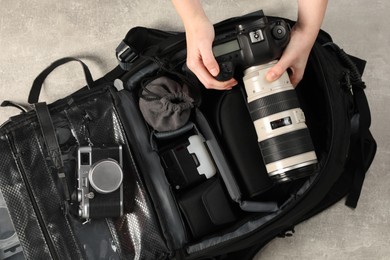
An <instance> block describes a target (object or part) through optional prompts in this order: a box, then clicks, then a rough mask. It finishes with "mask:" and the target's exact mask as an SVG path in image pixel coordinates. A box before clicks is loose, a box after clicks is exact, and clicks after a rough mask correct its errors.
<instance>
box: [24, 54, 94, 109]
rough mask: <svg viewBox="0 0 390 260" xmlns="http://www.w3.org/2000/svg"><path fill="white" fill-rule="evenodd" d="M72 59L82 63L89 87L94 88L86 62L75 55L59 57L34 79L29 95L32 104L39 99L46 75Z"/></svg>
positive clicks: (29, 101)
mask: <svg viewBox="0 0 390 260" xmlns="http://www.w3.org/2000/svg"><path fill="white" fill-rule="evenodd" d="M71 61H77V62H79V63H80V64H81V66H82V68H83V71H84V75H85V80H86V82H87V86H88V87H89V88H92V87H93V82H94V81H93V79H92V75H91V72H90V71H89V68H88V66H87V65H85V63H84V62H82V61H81V60H79V59H76V58H73V57H66V58H62V59H59V60H57V61H55V62H53V63H52V64H51V65H49V66H48V67H47V68H46V69H45V70H43V71H42V72H41V73H40V74H39V75H38V76H37V77H36V78H35V80H34V82H33V85H32V87H31V90H30V94H29V96H28V103H30V104H35V103H37V102H38V101H39V95H40V93H41V89H42V84H43V82H44V81H45V79H46V77H47V76H48V75H49V74H50V73H51V72H52V71H53V70H55V69H56V68H57V67H59V66H61V65H63V64H65V63H68V62H71Z"/></svg>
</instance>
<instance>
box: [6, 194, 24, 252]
mask: <svg viewBox="0 0 390 260" xmlns="http://www.w3.org/2000/svg"><path fill="white" fill-rule="evenodd" d="M17 255H18V256H17ZM11 257H12V259H24V257H23V253H22V247H21V245H20V242H19V239H18V236H17V235H16V232H15V229H14V226H13V224H12V221H11V218H10V216H9V213H8V209H7V207H6V206H5V202H4V200H3V197H2V194H1V193H0V259H11Z"/></svg>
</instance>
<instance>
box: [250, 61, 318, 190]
mask: <svg viewBox="0 0 390 260" xmlns="http://www.w3.org/2000/svg"><path fill="white" fill-rule="evenodd" d="M276 62H277V61H273V62H271V63H267V64H263V65H258V66H252V67H250V68H248V69H246V70H245V71H244V78H243V80H244V85H245V90H246V93H247V98H248V109H249V112H250V115H251V118H252V121H253V123H254V126H255V129H256V133H257V137H258V144H259V147H260V151H261V154H262V157H263V161H264V164H265V166H266V168H267V172H268V175H269V177H270V178H271V179H272V180H273V181H275V182H286V181H291V180H295V179H299V178H302V177H306V176H308V175H311V174H312V173H313V171H314V169H315V168H316V164H317V157H316V154H315V151H314V146H313V143H312V139H311V137H310V132H309V130H308V128H307V126H306V123H305V116H304V113H303V111H302V109H301V108H300V105H299V101H298V98H297V95H296V92H295V90H294V88H293V86H292V85H291V83H290V79H289V77H288V74H287V72H285V73H284V74H283V75H282V76H281V77H280V78H279V79H278V80H276V81H273V82H268V81H267V80H266V74H267V72H268V70H269V69H270V68H271V67H272V66H273V65H274V64H276Z"/></svg>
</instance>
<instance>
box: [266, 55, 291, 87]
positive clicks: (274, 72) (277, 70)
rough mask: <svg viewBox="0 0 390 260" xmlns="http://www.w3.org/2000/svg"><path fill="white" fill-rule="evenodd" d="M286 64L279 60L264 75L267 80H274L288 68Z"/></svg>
mask: <svg viewBox="0 0 390 260" xmlns="http://www.w3.org/2000/svg"><path fill="white" fill-rule="evenodd" d="M288 67H289V66H288V64H287V63H285V62H283V61H282V60H279V61H278V63H276V64H275V65H274V66H273V67H272V68H270V69H269V70H268V72H267V75H266V76H265V77H266V79H267V80H268V81H269V82H272V81H275V80H277V79H278V78H280V77H281V76H282V74H283V73H284V72H285V71H286V70H287V69H288Z"/></svg>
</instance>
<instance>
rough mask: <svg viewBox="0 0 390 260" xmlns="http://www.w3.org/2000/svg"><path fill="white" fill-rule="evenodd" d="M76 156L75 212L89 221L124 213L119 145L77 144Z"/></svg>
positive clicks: (120, 147) (120, 149)
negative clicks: (76, 204)
mask: <svg viewBox="0 0 390 260" xmlns="http://www.w3.org/2000/svg"><path fill="white" fill-rule="evenodd" d="M77 159H78V160H77V161H78V168H77V202H78V212H77V214H78V216H79V217H80V218H82V219H86V220H87V221H89V220H90V219H93V218H108V217H119V216H121V215H123V184H122V181H123V170H122V168H123V165H122V164H123V159H122V146H121V145H119V146H114V147H92V146H83V147H79V149H78V153H77Z"/></svg>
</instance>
